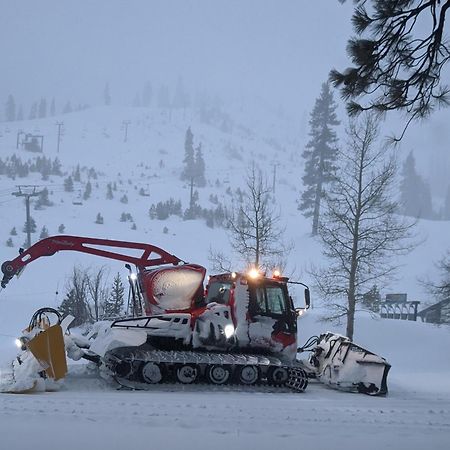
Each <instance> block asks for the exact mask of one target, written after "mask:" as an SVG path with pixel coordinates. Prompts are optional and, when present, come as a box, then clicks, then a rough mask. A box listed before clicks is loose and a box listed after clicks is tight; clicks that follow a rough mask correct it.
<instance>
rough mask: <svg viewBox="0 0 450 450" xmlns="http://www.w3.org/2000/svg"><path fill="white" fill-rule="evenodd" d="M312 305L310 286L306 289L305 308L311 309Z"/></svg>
mask: <svg viewBox="0 0 450 450" xmlns="http://www.w3.org/2000/svg"><path fill="white" fill-rule="evenodd" d="M310 306H311V294H310V292H309V288H306V289H305V309H309V307H310Z"/></svg>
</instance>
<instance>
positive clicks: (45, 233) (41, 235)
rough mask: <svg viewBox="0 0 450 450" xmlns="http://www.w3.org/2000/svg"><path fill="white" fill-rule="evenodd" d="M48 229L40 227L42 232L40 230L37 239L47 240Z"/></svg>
mask: <svg viewBox="0 0 450 450" xmlns="http://www.w3.org/2000/svg"><path fill="white" fill-rule="evenodd" d="M48 236H49V235H48V229H47V227H46V226H45V225H44V226H43V227H42V230H41V233H40V234H39V239H45V238H48Z"/></svg>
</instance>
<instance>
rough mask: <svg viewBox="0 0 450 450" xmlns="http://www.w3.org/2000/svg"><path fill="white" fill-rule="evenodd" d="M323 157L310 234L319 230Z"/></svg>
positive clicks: (314, 234)
mask: <svg viewBox="0 0 450 450" xmlns="http://www.w3.org/2000/svg"><path fill="white" fill-rule="evenodd" d="M322 168H323V158H322V155H321V156H320V161H319V171H318V181H317V186H316V196H315V199H314V212H313V225H312V235H313V236H316V235H317V232H318V231H319V216H320V200H321V198H322V177H323V169H322Z"/></svg>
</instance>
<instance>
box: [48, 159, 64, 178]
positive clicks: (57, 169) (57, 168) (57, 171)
mask: <svg viewBox="0 0 450 450" xmlns="http://www.w3.org/2000/svg"><path fill="white" fill-rule="evenodd" d="M50 172H51V174H52V175H60V176H61V175H62V170H61V163H60V161H59V159H58V158H55V159H54V161H53V163H52V168H51V170H50Z"/></svg>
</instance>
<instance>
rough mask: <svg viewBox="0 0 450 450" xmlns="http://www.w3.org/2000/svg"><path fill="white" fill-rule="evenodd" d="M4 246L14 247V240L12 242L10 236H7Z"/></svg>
mask: <svg viewBox="0 0 450 450" xmlns="http://www.w3.org/2000/svg"><path fill="white" fill-rule="evenodd" d="M6 246H7V247H14V242H13V240H12V238H8V239H7V240H6Z"/></svg>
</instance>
